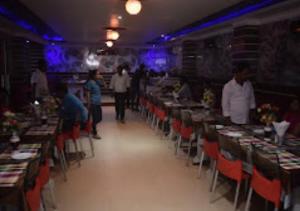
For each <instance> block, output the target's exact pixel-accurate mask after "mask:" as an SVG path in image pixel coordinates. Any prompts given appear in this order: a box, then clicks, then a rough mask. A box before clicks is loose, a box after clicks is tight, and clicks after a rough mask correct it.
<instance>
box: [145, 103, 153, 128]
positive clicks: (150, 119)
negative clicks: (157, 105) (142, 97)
mask: <svg viewBox="0 0 300 211" xmlns="http://www.w3.org/2000/svg"><path fill="white" fill-rule="evenodd" d="M147 111H148V115H147V121H148V123H149V124H150V125H151V124H152V122H153V118H154V105H153V103H151V102H150V101H149V100H147Z"/></svg>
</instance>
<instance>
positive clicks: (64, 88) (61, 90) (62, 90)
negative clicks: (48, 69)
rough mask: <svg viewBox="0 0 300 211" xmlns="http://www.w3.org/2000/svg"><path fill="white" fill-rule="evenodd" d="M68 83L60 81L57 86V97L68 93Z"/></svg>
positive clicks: (62, 96)
mask: <svg viewBox="0 0 300 211" xmlns="http://www.w3.org/2000/svg"><path fill="white" fill-rule="evenodd" d="M68 91H69V90H68V85H67V84H65V83H60V84H58V85H57V87H56V97H58V98H60V99H62V98H64V96H65V95H66V94H67V93H68Z"/></svg>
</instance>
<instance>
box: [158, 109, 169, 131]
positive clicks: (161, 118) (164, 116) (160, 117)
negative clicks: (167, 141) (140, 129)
mask: <svg viewBox="0 0 300 211" xmlns="http://www.w3.org/2000/svg"><path fill="white" fill-rule="evenodd" d="M166 120H167V113H166V112H165V111H164V110H162V109H161V108H159V107H156V127H155V130H156V132H157V131H158V129H159V123H161V124H162V132H163V133H164V132H165V122H166ZM163 133H162V134H163Z"/></svg>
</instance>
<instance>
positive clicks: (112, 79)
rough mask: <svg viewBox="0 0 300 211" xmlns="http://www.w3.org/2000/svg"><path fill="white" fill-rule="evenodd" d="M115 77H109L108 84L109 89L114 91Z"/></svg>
mask: <svg viewBox="0 0 300 211" xmlns="http://www.w3.org/2000/svg"><path fill="white" fill-rule="evenodd" d="M115 80H116V79H115V76H114V75H113V76H112V77H111V80H110V84H109V88H110V89H112V90H113V91H114V88H115Z"/></svg>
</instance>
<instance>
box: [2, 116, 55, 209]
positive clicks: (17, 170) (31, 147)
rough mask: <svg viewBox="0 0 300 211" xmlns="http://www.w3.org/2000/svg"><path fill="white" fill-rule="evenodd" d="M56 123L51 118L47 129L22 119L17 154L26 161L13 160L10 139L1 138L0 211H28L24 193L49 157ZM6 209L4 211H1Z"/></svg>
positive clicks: (29, 119) (32, 183) (7, 137)
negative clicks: (26, 157) (20, 154)
mask: <svg viewBox="0 0 300 211" xmlns="http://www.w3.org/2000/svg"><path fill="white" fill-rule="evenodd" d="M58 122H59V119H58V117H51V118H49V119H48V122H47V125H37V124H35V123H36V122H35V121H34V119H32V118H24V119H23V122H22V125H24V128H22V133H21V135H20V143H19V145H18V148H17V152H27V153H31V156H30V158H28V159H14V158H12V154H13V153H14V150H13V147H12V146H11V145H10V143H9V138H10V136H9V135H4V134H1V135H0V142H1V152H0V209H6V208H8V207H12V208H14V209H17V210H24V211H27V210H29V208H28V205H27V201H26V198H25V192H26V191H27V190H28V189H30V188H31V187H32V186H33V185H34V181H35V177H36V176H37V175H38V172H39V166H40V165H41V164H43V163H44V162H45V160H46V158H47V157H48V154H49V149H50V147H51V146H52V145H53V144H54V139H55V134H56V130H57V125H58ZM4 207H5V208H4Z"/></svg>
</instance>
